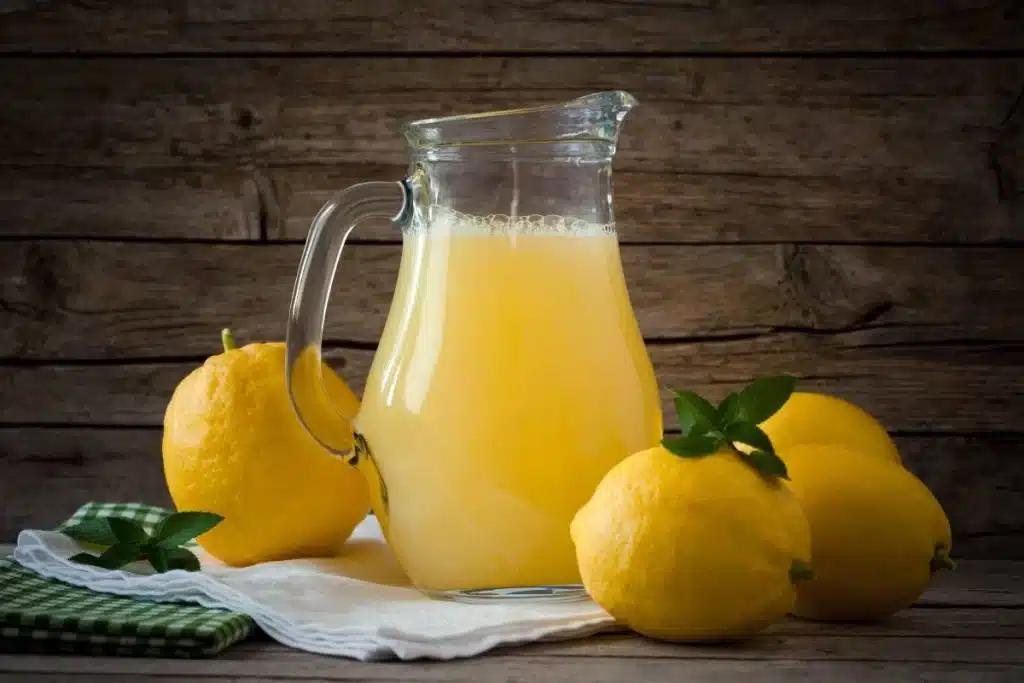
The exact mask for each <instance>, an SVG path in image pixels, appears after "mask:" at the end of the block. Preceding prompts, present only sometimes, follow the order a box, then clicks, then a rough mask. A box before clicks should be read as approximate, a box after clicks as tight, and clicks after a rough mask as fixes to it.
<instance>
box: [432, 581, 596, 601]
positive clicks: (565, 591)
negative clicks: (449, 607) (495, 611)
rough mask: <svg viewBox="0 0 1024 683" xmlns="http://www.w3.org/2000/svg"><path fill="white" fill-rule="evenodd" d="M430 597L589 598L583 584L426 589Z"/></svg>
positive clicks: (460, 598)
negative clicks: (447, 589) (454, 589)
mask: <svg viewBox="0 0 1024 683" xmlns="http://www.w3.org/2000/svg"><path fill="white" fill-rule="evenodd" d="M424 592H425V593H426V594H427V595H428V596H429V597H431V598H434V599H437V600H450V601H453V602H463V603H474V604H487V603H508V602H545V603H551V602H577V601H581V600H586V599H588V596H587V590H586V589H585V588H584V587H583V585H582V584H565V585H559V586H523V587H520V588H481V589H477V590H465V591H424Z"/></svg>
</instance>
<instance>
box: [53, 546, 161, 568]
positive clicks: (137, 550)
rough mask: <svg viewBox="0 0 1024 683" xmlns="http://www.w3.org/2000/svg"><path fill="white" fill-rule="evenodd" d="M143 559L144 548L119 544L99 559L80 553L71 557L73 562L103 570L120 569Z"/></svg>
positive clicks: (106, 551)
mask: <svg viewBox="0 0 1024 683" xmlns="http://www.w3.org/2000/svg"><path fill="white" fill-rule="evenodd" d="M142 558H143V554H142V547H141V546H139V545H136V544H134V543H118V544H116V545H112V546H110V547H109V548H107V549H106V550H104V551H103V553H102V554H100V555H99V556H98V557H97V556H95V555H88V554H86V553H79V554H77V555H72V556H71V558H70V559H71V561H72V562H78V563H80V564H90V565H92V566H94V567H102V568H103V569H118V568H120V567H123V566H125V565H126V564H131V563H132V562H134V561H136V560H140V559H142Z"/></svg>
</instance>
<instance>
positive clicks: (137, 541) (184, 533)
mask: <svg viewBox="0 0 1024 683" xmlns="http://www.w3.org/2000/svg"><path fill="white" fill-rule="evenodd" d="M223 519H224V518H223V517H221V516H220V515H218V514H215V513H212V512H176V513H174V514H172V515H171V516H170V517H167V518H166V519H164V520H163V521H162V522H160V524H158V525H157V526H156V528H155V529H153V533H152V534H148V533H146V530H145V529H144V528H142V526H140V525H139V524H138V523H136V522H133V521H131V520H129V519H122V518H120V517H97V518H94V519H87V520H85V521H82V522H79V523H78V524H75V525H74V526H72V527H69V528H67V529H65V530H64V531H63V533H64V535H65V536H69V537H71V538H73V539H75V540H76V541H80V542H82V543H91V544H94V545H99V546H105V547H106V549H105V550H104V551H103V552H102V553H100V554H99V555H90V554H89V553H78V554H76V555H72V556H71V558H70V559H71V561H72V562H78V563H80V564H88V565H92V566H93V567H102V568H103V569H119V568H121V567H123V566H125V565H127V564H131V563H132V562H137V561H139V560H146V561H148V562H149V564H150V565H151V566H152V567H153V569H155V570H156V571H157V572H159V573H163V572H167V571H171V570H172V569H184V570H185V571H190V572H194V571H199V558H198V557H196V556H195V555H194V554H193V553H192V551H191V550H189V549H188V548H184V547H181V546H183V545H184V544H186V543H188V542H189V541H191V540H192V539H194V538H195V537H196V536H199V535H201V534H204V533H206V532H207V531H209V530H210V529H212V528H213V527H215V526H217V525H218V524H219V523H220V522H221V521H223Z"/></svg>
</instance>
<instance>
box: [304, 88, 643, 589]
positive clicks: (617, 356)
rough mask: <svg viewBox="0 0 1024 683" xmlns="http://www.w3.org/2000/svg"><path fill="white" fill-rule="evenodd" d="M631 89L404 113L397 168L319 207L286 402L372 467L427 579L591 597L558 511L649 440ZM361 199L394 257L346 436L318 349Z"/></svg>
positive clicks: (376, 493)
mask: <svg viewBox="0 0 1024 683" xmlns="http://www.w3.org/2000/svg"><path fill="white" fill-rule="evenodd" d="M635 104H636V100H635V99H634V98H633V97H632V96H631V95H629V94H628V93H625V92H603V93H596V94H593V95H589V96H586V97H582V98H580V99H576V100H573V101H570V102H567V103H564V104H558V105H550V106H539V107H531V108H523V109H516V110H508V111H497V112H491V113H482V114H471V115H464V116H450V117H444V118H433V119H427V120H420V121H414V122H411V123H409V124H407V125H406V126H405V127H404V134H405V137H406V140H407V143H408V148H409V154H410V157H411V162H410V167H409V173H408V177H406V178H405V179H404V180H401V181H397V182H366V183H361V184H357V185H353V186H351V187H349V188H347V189H345V190H343V191H342V192H341V193H340V194H339V195H337V197H336V198H335V199H333V200H331V201H329V202H328V203H327V204H326V205H325V206H324V207H323V208H322V209H321V211H320V213H319V214H318V215H317V216H316V218H315V219H314V220H313V223H312V226H311V229H310V233H309V236H308V239H307V242H306V246H305V251H304V253H303V255H302V261H301V264H300V267H299V271H298V276H297V280H296V283H295V289H294V292H293V294H292V301H291V307H290V311H289V320H288V333H287V358H288V360H287V363H288V365H287V373H288V386H289V393H290V395H291V401H292V405H293V406H294V407H295V410H296V412H297V414H298V417H299V419H300V420H301V421H302V422H303V424H304V425H305V426H306V429H307V430H309V431H310V433H311V434H312V435H313V436H314V437H315V438H316V439H317V440H319V441H320V443H321V444H322V445H323V446H324V447H325V448H328V449H329V450H331V451H333V452H334V453H335V454H337V455H340V456H342V457H346V458H348V459H349V460H350V461H351V462H353V463H354V464H356V465H357V466H358V467H360V468H362V469H363V471H364V473H365V474H366V476H367V478H368V480H369V481H370V486H371V490H372V494H373V509H374V513H375V515H376V516H377V518H378V519H379V521H380V524H381V527H382V530H383V532H384V535H385V538H386V539H387V542H388V544H389V545H390V546H391V548H392V549H393V551H394V553H395V556H396V558H397V560H398V562H399V563H400V564H401V566H402V568H403V569H404V570H405V572H406V573H407V575H408V577H409V579H410V580H411V582H412V583H413V585H415V586H416V587H417V588H419V589H420V590H421V591H423V592H425V593H427V594H428V595H433V596H437V597H444V598H450V599H456V600H463V601H480V600H485V601H486V600H507V599H516V598H521V597H524V596H526V597H529V598H531V599H537V598H541V599H574V598H577V597H582V596H584V595H585V592H584V591H583V589H582V587H581V585H580V576H579V572H578V569H577V566H576V559H575V552H574V548H573V544H572V541H571V538H570V536H569V522H570V521H571V520H572V517H573V515H574V514H575V513H576V511H577V509H578V508H579V507H580V506H581V505H582V504H583V503H584V502H585V501H586V500H587V499H588V498H589V497H590V495H591V493H592V492H593V490H594V488H595V487H596V485H597V483H598V482H599V481H600V479H601V478H602V477H603V476H604V474H605V473H606V472H607V471H608V470H609V469H610V468H611V467H612V466H614V465H615V464H616V463H618V462H619V461H620V460H622V459H623V458H625V457H626V456H628V455H630V454H631V453H634V452H636V451H639V450H642V449H645V448H649V447H652V446H654V445H656V444H657V443H658V442H659V440H660V438H661V430H662V422H661V408H660V402H659V397H658V389H657V385H656V381H655V376H654V371H653V368H652V366H651V361H650V358H649V357H648V355H647V350H646V348H645V346H644V342H643V339H642V337H641V334H640V330H639V326H638V324H637V321H636V319H635V317H634V313H633V309H632V304H631V303H630V300H629V295H628V292H627V288H626V282H625V278H624V276H623V270H622V263H621V260H620V255H619V247H618V239H617V236H616V232H615V223H614V219H613V213H612V191H611V188H612V161H613V158H614V156H615V149H616V143H617V139H618V134H619V129H620V127H621V124H622V121H623V119H624V118H625V116H626V114H627V113H628V112H629V110H630V109H631V108H632V107H633V106H634V105H635ZM369 217H388V218H391V219H392V221H393V223H394V224H395V226H396V227H397V228H398V229H399V230H400V231H401V235H402V254H401V265H400V267H399V272H398V278H397V279H398V281H397V285H396V287H395V293H394V298H393V299H392V303H391V308H390V311H389V314H388V317H387V322H386V324H385V327H384V330H383V332H382V335H381V338H380V342H379V344H378V347H377V352H376V355H375V356H374V359H373V363H372V365H371V368H370V371H369V375H368V378H367V380H366V388H365V391H364V393H363V396H362V399H361V406H360V409H359V412H358V414H357V415H356V416H355V417H354V419H353V420H352V422H351V424H352V426H353V428H354V430H355V442H354V444H353V443H352V433H351V432H346V431H345V430H343V429H339V428H338V426H339V425H341V424H343V423H342V422H341V420H343V419H344V418H343V417H342V416H340V415H338V414H337V412H336V411H335V412H333V413H332V409H331V401H330V398H329V393H328V391H327V389H325V388H324V387H325V385H324V383H323V382H324V380H323V375H322V372H321V369H322V367H323V366H322V364H321V363H322V362H321V360H320V345H321V340H322V335H323V324H324V316H325V312H326V308H327V298H328V294H329V291H330V288H331V284H332V281H333V279H334V275H335V271H336V268H337V265H338V260H339V257H340V256H341V250H342V247H343V246H344V244H345V240H346V238H347V237H348V235H349V233H350V232H351V231H352V229H353V227H355V225H356V224H357V223H358V222H360V221H361V220H363V219H366V218H369ZM346 433H347V434H348V442H346V441H345V438H344V435H345V434H346Z"/></svg>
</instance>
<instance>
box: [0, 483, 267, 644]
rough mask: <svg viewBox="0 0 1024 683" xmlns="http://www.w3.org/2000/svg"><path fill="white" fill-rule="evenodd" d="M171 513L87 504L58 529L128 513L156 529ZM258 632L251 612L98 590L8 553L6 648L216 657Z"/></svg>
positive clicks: (0, 582)
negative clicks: (49, 576)
mask: <svg viewBox="0 0 1024 683" xmlns="http://www.w3.org/2000/svg"><path fill="white" fill-rule="evenodd" d="M170 514H171V511H170V510H165V509H162V508H157V507H152V506H149V505H141V504H136V503H118V504H104V503H87V504H86V505H83V506H82V507H81V508H79V509H78V511H76V512H75V514H74V515H72V517H71V518H70V519H68V520H67V521H66V522H64V523H63V524H61V525H60V526H58V527H57V531H60V530H62V529H65V528H67V527H68V526H70V525H72V524H77V523H78V522H81V521H82V520H85V519H90V518H93V517H123V518H126V519H130V520H133V521H135V522H137V523H139V524H141V525H142V526H143V527H144V528H145V529H146V531H147V532H152V530H153V528H154V527H155V526H156V525H157V524H158V523H160V521H161V520H163V519H164V518H165V517H167V516H168V515H170ZM254 630H255V625H254V623H253V621H252V619H251V618H250V617H248V616H246V615H244V614H235V613H232V612H228V611H225V610H220V609H209V608H206V607H200V606H198V605H189V604H182V603H159V602H152V601H147V600H139V599H135V598H130V597H125V596H120V595H109V594H106V593H98V592H95V591H91V590H89V589H87V588H79V587H77V586H71V585H69V584H66V583H63V582H61V581H56V580H53V579H47V578H44V577H42V576H40V575H39V574H36V573H35V572H33V571H31V570H28V569H26V568H24V567H22V566H21V565H19V564H18V563H17V562H15V561H14V560H13V559H11V558H4V559H0V651H2V652H68V653H79V654H101V655H128V656H135V657H140V656H147V657H183V658H184V657H188V658H191V657H210V656H213V655H215V654H217V653H219V652H220V651H222V650H224V649H225V648H227V647H229V646H230V645H233V644H234V643H237V642H238V641H240V640H242V639H244V638H247V637H249V636H250V635H251V634H252V633H253V632H254Z"/></svg>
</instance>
